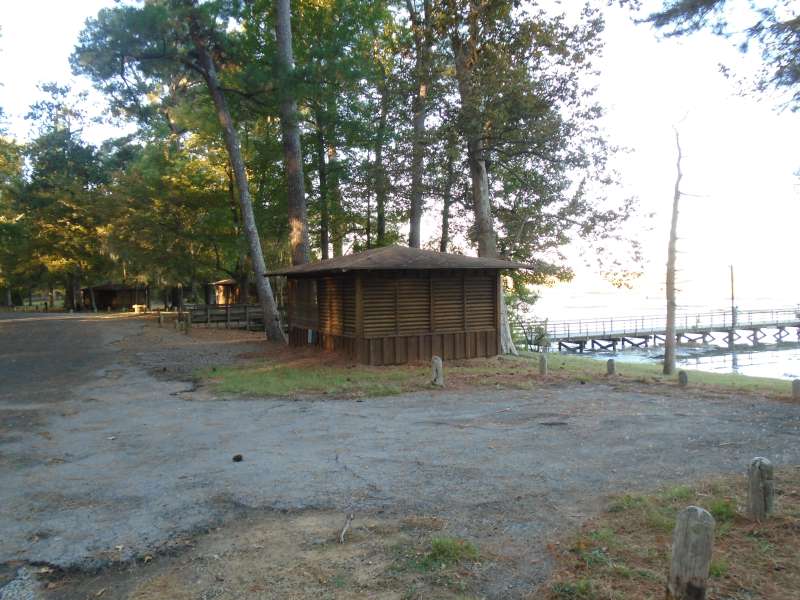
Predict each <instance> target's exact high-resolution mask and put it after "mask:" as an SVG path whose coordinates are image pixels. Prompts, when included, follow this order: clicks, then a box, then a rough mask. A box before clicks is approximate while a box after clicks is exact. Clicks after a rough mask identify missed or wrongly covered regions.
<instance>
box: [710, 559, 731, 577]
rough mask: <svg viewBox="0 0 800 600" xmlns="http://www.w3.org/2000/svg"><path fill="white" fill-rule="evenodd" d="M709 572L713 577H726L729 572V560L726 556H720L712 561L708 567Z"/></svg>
mask: <svg viewBox="0 0 800 600" xmlns="http://www.w3.org/2000/svg"><path fill="white" fill-rule="evenodd" d="M708 574H709V576H711V577H716V578H717V579H719V578H720V577H725V575H727V574H728V561H727V560H725V558H718V559H716V560H712V561H711V565H710V566H709V568H708Z"/></svg>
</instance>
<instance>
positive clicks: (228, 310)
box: [225, 304, 231, 329]
mask: <svg viewBox="0 0 800 600" xmlns="http://www.w3.org/2000/svg"><path fill="white" fill-rule="evenodd" d="M230 326H231V305H230V304H226V305H225V329H230Z"/></svg>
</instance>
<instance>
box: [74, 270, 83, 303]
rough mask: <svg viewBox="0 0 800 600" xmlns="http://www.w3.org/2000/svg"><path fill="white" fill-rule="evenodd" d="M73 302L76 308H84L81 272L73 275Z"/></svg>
mask: <svg viewBox="0 0 800 600" xmlns="http://www.w3.org/2000/svg"><path fill="white" fill-rule="evenodd" d="M72 302H73V308H74V310H76V311H78V310H83V297H82V296H81V276H80V272H78V273H74V274H73V275H72Z"/></svg>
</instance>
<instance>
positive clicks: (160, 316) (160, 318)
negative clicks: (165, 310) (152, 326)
mask: <svg viewBox="0 0 800 600" xmlns="http://www.w3.org/2000/svg"><path fill="white" fill-rule="evenodd" d="M158 326H159V327H163V326H164V315H162V314H161V313H160V312H159V313H158Z"/></svg>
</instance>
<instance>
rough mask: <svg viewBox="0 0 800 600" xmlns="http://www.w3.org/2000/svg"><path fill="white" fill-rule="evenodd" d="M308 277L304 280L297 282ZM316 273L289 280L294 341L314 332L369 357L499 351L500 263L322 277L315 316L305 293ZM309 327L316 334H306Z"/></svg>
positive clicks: (335, 347) (359, 357) (395, 360)
mask: <svg viewBox="0 0 800 600" xmlns="http://www.w3.org/2000/svg"><path fill="white" fill-rule="evenodd" d="M300 281H305V282H306V283H299V282H300ZM309 281H312V280H310V279H307V280H300V279H297V280H294V281H292V282H291V283H290V285H289V290H290V294H291V297H292V298H293V299H295V300H294V301H293V302H292V303H291V306H292V308H291V309H290V313H289V314H290V319H289V320H290V342H291V343H292V344H293V345H304V344H306V343H308V340H314V341H315V343H317V344H319V345H320V346H321V347H322V348H324V349H326V350H331V351H336V352H341V353H344V354H346V355H347V356H348V357H350V358H351V359H353V360H356V361H358V362H362V363H366V364H372V365H390V364H404V363H408V362H418V361H427V360H430V358H431V357H432V356H434V355H438V356H441V357H442V358H444V359H445V360H448V359H462V358H477V357H486V356H495V355H496V354H498V352H499V335H498V319H499V314H498V306H497V303H498V285H499V274H498V272H497V271H491V270H488V271H476V272H473V271H412V272H406V271H395V272H361V273H357V274H352V273H350V274H344V275H336V276H334V275H330V276H323V277H319V278H317V279H315V280H313V281H315V282H316V291H317V303H316V306H317V310H318V321H317V325H316V326H314V319H313V315H311V312H313V306H312V304H311V303H309V302H308V301H301V300H302V298H300V294H301V290H306V293H307V290H308V285H309V284H308V283H307V282H309ZM309 330H312V331H316V332H317V333H318V335H314V334H312V335H309Z"/></svg>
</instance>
